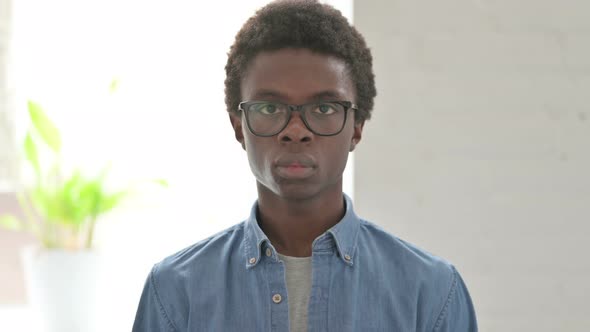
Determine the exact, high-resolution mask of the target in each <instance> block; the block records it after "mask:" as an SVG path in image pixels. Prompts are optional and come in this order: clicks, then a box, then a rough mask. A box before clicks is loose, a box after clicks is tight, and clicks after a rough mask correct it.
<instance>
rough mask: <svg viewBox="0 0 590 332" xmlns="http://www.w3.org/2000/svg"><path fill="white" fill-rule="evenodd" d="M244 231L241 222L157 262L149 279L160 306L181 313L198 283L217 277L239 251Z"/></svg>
mask: <svg viewBox="0 0 590 332" xmlns="http://www.w3.org/2000/svg"><path fill="white" fill-rule="evenodd" d="M243 232H244V223H243V222H242V223H240V224H237V225H235V226H232V227H230V228H228V229H226V230H223V231H221V232H219V233H217V234H215V235H212V236H210V237H208V238H206V239H204V240H202V241H199V242H197V243H195V244H193V245H191V246H189V247H187V248H184V249H182V250H180V251H178V252H176V253H174V254H172V255H170V256H168V257H166V258H164V259H163V260H162V261H160V262H159V263H156V264H155V265H154V267H153V269H152V272H151V278H152V283H153V287H154V288H155V289H156V290H157V291H158V293H159V294H160V297H161V300H162V303H163V305H164V306H170V307H171V310H180V308H181V307H183V306H184V305H188V303H189V299H188V294H190V292H191V290H192V288H193V287H195V285H198V284H199V281H200V280H211V279H210V278H217V277H219V276H220V273H221V272H223V269H226V268H227V266H228V264H227V262H228V261H230V260H232V259H234V258H235V257H236V255H239V253H240V252H241V251H242V250H241V249H240V247H241V246H242V242H243V241H242V240H243ZM226 272H227V271H226Z"/></svg>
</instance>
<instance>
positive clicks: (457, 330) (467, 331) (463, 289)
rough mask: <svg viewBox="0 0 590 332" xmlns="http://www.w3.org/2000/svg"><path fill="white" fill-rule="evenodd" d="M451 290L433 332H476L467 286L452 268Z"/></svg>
mask: <svg viewBox="0 0 590 332" xmlns="http://www.w3.org/2000/svg"><path fill="white" fill-rule="evenodd" d="M452 270H453V278H452V283H451V289H450V291H449V295H448V297H447V301H446V303H445V306H444V307H443V309H442V311H441V313H440V315H439V317H438V319H437V321H436V324H435V326H434V332H477V320H476V317H475V310H474V308H473V303H472V301H471V297H470V296H469V292H468V291H467V286H465V283H464V282H463V279H462V278H461V276H460V275H459V273H458V272H457V270H456V269H455V268H454V267H452Z"/></svg>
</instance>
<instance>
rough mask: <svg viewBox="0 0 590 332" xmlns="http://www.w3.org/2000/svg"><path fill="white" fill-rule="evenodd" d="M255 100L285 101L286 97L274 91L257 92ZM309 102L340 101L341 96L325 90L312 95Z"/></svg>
mask: <svg viewBox="0 0 590 332" xmlns="http://www.w3.org/2000/svg"><path fill="white" fill-rule="evenodd" d="M253 97H254V98H255V99H263V98H273V99H278V100H287V99H288V97H287V95H284V94H282V93H280V92H278V91H274V90H259V91H256V93H255V94H254V96H253ZM309 99H310V100H322V99H342V95H341V94H339V93H338V92H336V91H331V90H326V91H322V92H319V93H316V94H314V95H312V96H311V97H310V98H309Z"/></svg>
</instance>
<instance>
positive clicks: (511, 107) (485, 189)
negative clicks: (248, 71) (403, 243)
mask: <svg viewBox="0 0 590 332" xmlns="http://www.w3.org/2000/svg"><path fill="white" fill-rule="evenodd" d="M327 2H328V3H331V4H333V5H334V6H335V7H337V8H339V9H340V10H341V11H342V12H343V14H344V15H345V16H347V17H348V18H349V20H350V21H351V22H353V24H354V25H355V26H356V27H357V29H358V30H359V31H360V32H361V33H362V34H363V35H364V37H365V38H366V41H367V43H368V45H369V47H370V48H371V50H372V53H373V57H374V71H375V74H376V81H377V90H378V96H377V98H376V103H375V109H374V112H373V118H372V119H371V120H370V121H369V122H368V123H367V124H366V126H365V130H364V137H363V141H362V142H361V144H360V145H359V146H358V147H357V149H356V152H355V153H354V155H352V156H351V159H350V161H349V165H348V167H347V171H346V174H345V191H346V192H347V193H348V194H349V195H351V196H352V197H353V200H354V202H355V208H356V209H357V212H358V213H359V215H361V216H362V217H364V218H366V219H368V220H371V221H373V222H375V223H377V224H379V225H381V226H382V227H384V228H385V229H387V230H388V231H390V232H391V233H393V234H395V235H397V236H398V237H401V238H402V239H405V240H407V241H409V242H412V243H414V244H416V245H418V246H419V247H422V248H424V249H426V250H427V251H430V252H432V253H434V254H436V255H439V256H442V257H444V258H446V259H448V260H449V261H451V262H452V263H454V264H455V266H456V267H457V268H458V270H459V271H460V272H461V274H462V276H463V278H464V280H465V281H466V283H467V285H468V287H469V289H470V292H471V295H472V298H473V301H474V304H475V306H476V312H477V315H478V319H479V324H480V330H481V331H484V332H485V331H536V332H538V331H580V332H581V331H588V330H590V305H589V304H588V299H589V298H590V284H589V283H588V280H590V260H589V259H588V258H587V254H588V253H589V252H590V242H589V241H588V240H587V239H588V237H589V236H590V226H589V225H588V222H590V106H589V105H590V20H589V19H588V13H590V3H588V2H586V1H581V0H562V1H556V0H554V1H550V0H537V1H532V0H517V1H514V0H513V1H508V0H494V1H491V0H490V1H486V0H449V1H444V2H443V1H426V0H392V1H367V0H363V1H360V0H357V1H353V0H342V1H339V0H333V1H327ZM265 3H267V1H228V0H220V1H214V2H213V1H211V2H209V1H207V2H195V1H180V0H173V1H167V2H165V3H164V2H158V1H137V0H117V1H116V0H101V1H95V0H85V1H74V0H54V1H50V2H48V1H41V0H0V213H2V212H18V206H17V202H16V198H15V181H14V179H15V178H16V177H17V176H21V175H22V174H20V171H19V170H20V167H19V158H20V157H19V154H20V146H21V141H22V139H23V136H24V132H25V131H26V123H25V122H26V121H25V120H26V100H27V99H34V100H37V101H39V102H40V103H42V104H43V105H44V106H45V108H46V110H47V113H48V114H49V115H50V116H51V117H52V118H53V119H54V120H55V122H56V124H57V125H58V126H59V127H60V129H61V130H62V135H63V138H64V150H65V151H66V152H67V155H68V156H69V159H68V161H67V162H68V163H71V164H72V165H83V166H84V167H86V168H89V169H92V168H93V167H97V165H103V164H104V162H105V161H111V162H112V165H113V170H114V173H113V174H114V177H115V180H118V181H121V182H125V181H127V180H130V179H131V180H133V179H145V178H156V177H157V178H165V179H166V180H167V181H168V182H169V188H167V189H154V188H149V187H147V188H145V190H143V191H142V192H141V195H139V196H138V197H135V198H134V199H132V200H130V201H129V202H128V203H127V204H125V206H123V207H122V208H121V209H117V210H116V211H113V212H112V213H110V214H108V215H107V216H105V218H103V220H100V221H99V223H98V225H97V235H96V236H97V239H96V242H97V248H98V249H99V250H100V251H101V252H102V253H103V254H104V255H105V257H107V262H108V263H107V264H108V268H107V269H106V271H108V272H107V273H105V276H104V277H105V279H106V283H105V284H104V285H105V286H104V289H102V294H103V299H102V301H103V303H102V306H101V315H102V316H104V317H105V318H106V317H108V319H105V321H104V322H103V323H102V324H104V328H103V330H104V331H128V330H130V329H131V324H132V322H133V318H134V315H135V309H136V307H137V303H138V300H139V295H140V293H141V290H142V287H143V283H144V281H145V278H146V276H147V273H148V272H149V269H150V268H151V266H152V265H153V264H154V263H155V262H157V261H159V260H161V259H162V258H163V257H165V256H167V255H169V254H171V253H173V252H176V251H178V250H180V249H182V248H184V247H186V246H188V245H190V244H192V243H194V242H196V241H198V240H200V239H202V238H205V237H207V236H209V235H211V234H213V233H215V232H217V231H220V230H223V229H225V228H226V227H229V226H231V225H233V224H235V223H238V222H240V221H242V220H243V219H244V218H245V217H247V215H248V213H249V209H250V207H251V204H252V203H253V202H254V200H255V199H256V191H255V183H254V179H253V177H252V175H251V173H250V170H249V166H248V163H247V160H246V155H245V153H244V152H243V150H242V149H241V147H240V145H239V144H238V143H237V142H235V139H234V137H233V133H232V130H231V127H230V125H229V121H228V118H227V114H226V112H225V104H224V94H223V80H224V78H225V77H224V75H225V74H224V69H223V68H224V65H225V62H226V59H227V52H228V51H229V46H230V45H231V44H232V42H233V38H234V36H235V33H236V32H237V31H238V29H239V28H240V27H241V25H242V24H243V22H244V21H245V20H246V19H247V18H248V17H250V16H251V15H252V14H253V13H254V12H255V10H256V9H257V8H259V7H260V6H262V5H264V4H265ZM113 78H116V79H117V80H118V81H119V86H118V91H117V93H116V94H115V95H112V96H110V95H108V93H107V90H108V86H109V83H110V81H111V80H112V79H113ZM34 243H35V240H34V239H33V238H32V237H30V236H29V235H27V234H23V233H15V232H11V231H8V230H4V229H0V330H6V331H21V330H19V328H21V329H22V328H23V327H22V326H24V325H23V324H24V322H25V321H27V320H28V318H29V314H30V311H29V309H28V304H27V298H26V291H25V286H24V282H23V273H22V264H21V259H20V252H21V250H22V248H23V247H25V246H27V245H30V244H34ZM10 324H13V325H10ZM22 331H25V330H24V329H23V330H22ZM31 331H32V330H31Z"/></svg>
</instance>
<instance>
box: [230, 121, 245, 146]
mask: <svg viewBox="0 0 590 332" xmlns="http://www.w3.org/2000/svg"><path fill="white" fill-rule="evenodd" d="M241 114H242V113H239V114H237V113H235V112H229V121H230V122H231V126H232V127H233V129H234V135H235V137H236V140H237V141H238V142H240V144H241V145H242V149H244V150H246V145H245V144H244V132H243V130H242V117H241V116H240V115H241Z"/></svg>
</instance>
